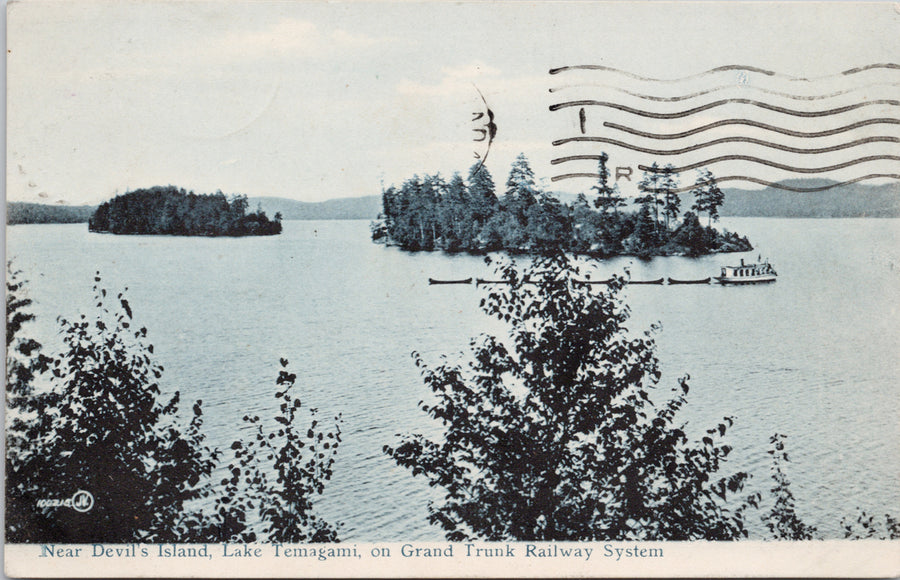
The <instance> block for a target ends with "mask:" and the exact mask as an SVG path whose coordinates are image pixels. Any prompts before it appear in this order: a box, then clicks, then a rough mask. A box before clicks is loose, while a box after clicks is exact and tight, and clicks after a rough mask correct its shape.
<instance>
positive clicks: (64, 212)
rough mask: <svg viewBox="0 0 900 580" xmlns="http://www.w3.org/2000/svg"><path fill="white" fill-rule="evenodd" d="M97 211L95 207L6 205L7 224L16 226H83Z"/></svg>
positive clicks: (42, 204)
mask: <svg viewBox="0 0 900 580" xmlns="http://www.w3.org/2000/svg"><path fill="white" fill-rule="evenodd" d="M96 210H97V206H95V205H50V204H47V203H28V202H24V201H10V202H8V203H7V204H6V223H7V224H9V225H11V226H12V225H16V224H83V223H85V222H87V221H88V220H89V219H91V215H93V213H94V212H95V211H96Z"/></svg>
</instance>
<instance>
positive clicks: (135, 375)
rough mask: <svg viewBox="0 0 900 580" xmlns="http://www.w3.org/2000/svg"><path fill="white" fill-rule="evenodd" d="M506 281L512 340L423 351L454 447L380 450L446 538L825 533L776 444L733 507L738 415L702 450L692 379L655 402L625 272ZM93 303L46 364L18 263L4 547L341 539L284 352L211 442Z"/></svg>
mask: <svg viewBox="0 0 900 580" xmlns="http://www.w3.org/2000/svg"><path fill="white" fill-rule="evenodd" d="M497 274H498V275H500V276H503V277H504V278H505V279H508V280H510V282H511V283H510V284H508V285H501V286H498V287H495V289H494V290H492V291H490V293H489V294H488V295H487V296H486V297H485V299H484V300H483V301H482V308H483V310H484V312H485V313H486V314H487V315H488V316H490V317H493V318H496V319H498V320H500V321H501V323H503V324H504V325H505V329H506V330H505V333H501V334H499V335H497V336H489V335H482V336H480V337H477V338H475V339H473V340H472V341H471V343H470V348H471V352H470V353H469V354H468V355H461V356H460V358H459V359H458V360H457V361H452V360H450V359H446V358H444V359H442V360H441V362H440V363H439V364H438V365H437V366H430V365H429V364H428V363H426V362H425V361H424V359H423V358H422V357H421V356H420V355H418V354H415V353H414V354H415V358H416V362H417V365H418V366H419V367H420V369H421V370H422V376H423V379H424V383H425V387H426V388H427V389H429V390H431V391H432V392H433V395H434V397H433V398H432V399H429V401H428V402H420V403H419V405H420V407H421V409H422V411H423V412H424V413H426V414H427V415H428V416H429V417H431V418H432V419H433V420H434V421H436V422H437V423H439V425H440V426H441V431H442V432H443V436H442V437H437V438H435V439H429V438H426V437H423V436H422V435H418V434H407V435H404V436H402V437H400V439H399V440H398V441H396V442H395V443H393V444H386V445H385V447H384V452H385V453H386V454H387V455H388V456H389V457H390V458H392V459H393V461H395V462H396V463H397V464H398V465H400V466H402V467H405V468H408V469H409V470H410V471H411V473H412V476H418V475H421V476H424V477H425V478H427V479H428V480H429V483H430V484H431V485H432V486H435V487H437V488H440V489H441V490H442V491H443V493H442V494H440V497H439V498H436V499H434V500H433V501H431V502H430V503H429V505H428V513H429V520H430V522H431V523H432V524H434V525H436V526H439V527H440V528H441V529H442V530H443V532H444V534H445V536H446V538H447V539H448V540H451V541H459V540H466V539H473V540H474V539H477V540H483V541H502V540H506V541H536V540H546V541H562V540H579V541H583V540H630V541H637V540H647V541H650V540H697V539H702V540H736V539H742V538H746V537H749V536H750V535H751V534H750V531H749V529H748V523H749V521H750V515H751V511H752V510H759V511H760V517H761V520H762V523H763V524H764V526H765V528H766V529H767V530H768V537H771V538H772V539H784V540H804V539H814V538H817V537H820V535H819V532H818V530H817V529H816V528H815V527H813V526H810V525H808V524H806V523H805V522H804V521H803V519H802V517H801V512H802V506H798V505H797V502H796V501H795V498H794V495H793V492H792V490H791V486H790V481H789V479H788V477H787V474H786V471H785V470H786V468H787V466H788V464H789V462H788V457H787V453H786V451H785V443H784V438H783V437H782V436H780V435H773V437H772V439H771V448H770V449H769V451H768V453H769V454H770V455H771V457H772V468H771V476H772V481H773V484H772V487H771V488H770V490H769V493H768V494H761V493H753V494H749V495H742V494H743V493H745V492H744V484H745V482H746V480H747V478H748V477H749V476H750V474H748V473H746V472H733V473H728V472H726V470H725V468H726V465H727V461H728V459H729V458H730V455H731V453H732V449H731V447H730V446H729V445H728V444H727V439H726V434H727V432H728V429H729V428H730V427H731V426H732V424H733V421H734V419H732V418H730V417H726V418H724V419H723V420H722V421H721V422H720V423H718V424H717V425H714V426H712V427H711V428H709V429H706V430H705V433H704V434H703V435H702V436H701V437H700V438H699V439H694V438H692V437H689V436H688V435H687V433H686V432H685V425H684V424H683V423H682V421H681V420H680V419H679V415H678V411H679V409H680V408H681V407H683V406H684V405H685V404H687V395H688V392H689V386H688V379H687V377H685V378H682V379H680V380H679V381H678V382H677V384H676V385H674V386H672V387H670V390H669V394H668V396H666V395H665V394H664V393H655V392H654V390H655V389H656V388H657V387H658V386H659V384H660V382H661V372H660V368H659V361H658V359H657V355H656V345H655V342H654V340H653V333H652V332H648V333H644V334H643V335H641V336H640V337H636V336H633V335H631V334H630V333H629V332H628V331H627V330H626V327H625V324H626V323H627V321H628V318H629V311H628V306H627V304H625V303H624V301H623V299H622V297H621V296H620V292H621V289H622V287H623V285H624V279H623V278H622V277H615V278H614V279H613V281H612V282H611V283H610V284H609V286H608V287H607V288H605V289H603V290H601V291H600V292H597V291H596V289H594V290H590V289H587V288H585V287H584V286H583V285H580V284H578V283H577V280H578V279H579V273H578V266H577V265H576V264H575V262H574V260H573V259H572V258H571V257H570V256H567V255H565V254H562V253H557V254H553V255H549V256H535V257H533V258H532V259H531V263H530V265H528V266H526V267H525V268H524V270H523V271H520V268H518V267H517V266H516V264H515V263H514V262H512V261H511V260H510V261H504V262H501V263H499V264H498V265H497ZM526 279H528V280H531V281H532V282H537V284H526V283H524V281H525V280H526ZM94 299H95V300H94V306H95V312H94V313H93V314H92V315H82V316H81V317H80V318H77V319H74V320H68V319H62V320H60V321H59V324H60V330H61V333H62V336H63V343H64V347H63V350H62V352H60V353H59V354H55V355H49V356H48V355H46V354H44V353H43V352H42V346H41V344H40V343H38V342H37V341H36V340H34V339H33V338H30V337H28V336H27V333H26V332H25V327H26V325H27V324H28V322H29V321H31V320H32V319H33V318H34V316H33V315H32V314H30V312H29V306H30V304H31V299H30V298H28V292H27V288H26V286H25V282H24V281H23V280H22V278H21V274H20V273H19V272H16V271H14V270H13V269H12V267H11V265H8V269H7V302H6V321H7V325H6V328H7V334H6V344H7V351H6V352H7V359H6V361H7V366H6V368H7V387H6V389H7V390H6V393H7V398H6V401H7V408H6V411H7V430H6V449H7V455H6V478H7V479H6V541H7V542H8V543H79V544H83V543H96V542H103V543H130V542H140V543H169V542H173V543H194V542H274V543H304V542H313V543H318V542H336V541H339V540H340V533H341V524H340V523H338V522H330V521H327V520H325V519H323V518H322V517H321V516H319V515H318V514H317V512H316V506H315V504H316V498H317V497H318V496H320V495H321V494H323V493H324V492H325V489H326V485H327V482H328V481H329V480H330V479H331V477H332V474H333V472H332V468H333V463H334V459H335V454H336V452H337V449H338V447H339V445H340V444H341V431H340V424H341V418H340V416H339V415H338V416H337V417H335V418H334V423H333V426H332V427H324V426H322V425H320V422H319V419H318V418H317V412H316V410H315V409H309V408H304V405H303V404H302V403H301V398H300V396H299V393H298V392H297V391H298V389H299V387H298V386H297V385H296V383H297V375H296V374H295V373H293V372H290V370H289V364H288V361H287V360H285V359H281V360H280V366H279V367H278V373H277V378H276V379H275V385H274V401H273V402H274V403H275V404H277V405H278V410H277V411H275V412H274V417H272V420H271V421H268V420H261V419H260V417H259V416H258V415H256V414H252V413H248V414H247V415H245V416H244V418H243V421H244V423H245V424H246V425H247V427H248V430H247V431H246V432H245V433H249V436H248V435H244V436H242V437H240V438H238V439H235V440H234V441H233V443H231V445H230V446H228V448H227V449H226V450H224V451H223V450H220V449H211V448H210V447H209V445H208V444H207V443H206V437H205V434H204V432H203V402H202V401H199V400H197V401H194V402H193V403H191V404H190V411H189V412H188V413H187V416H186V417H185V416H184V415H182V411H181V398H180V395H179V394H178V393H177V392H175V393H174V395H166V396H164V395H163V392H164V389H163V388H162V387H161V381H162V377H163V371H164V369H163V367H162V366H161V365H160V364H158V363H157V362H155V360H154V358H155V356H156V355H155V354H154V348H153V344H152V343H151V342H150V341H149V336H150V335H149V332H148V330H147V328H146V327H143V326H140V325H139V324H138V323H137V322H136V317H135V314H134V312H133V308H132V305H131V304H130V303H129V301H128V299H127V297H126V296H125V295H124V293H118V294H115V295H114V294H113V293H112V292H109V291H107V289H106V288H104V287H103V286H102V285H101V280H100V276H99V275H97V276H96V277H95V279H94ZM165 391H167V392H171V390H170V389H165ZM273 410H274V408H273ZM386 443H387V442H386ZM75 490H82V491H83V492H88V493H90V494H91V495H92V496H93V499H94V501H93V503H92V505H91V506H90V509H88V510H86V511H84V510H78V509H72V507H70V506H66V505H64V504H63V505H60V503H59V502H62V500H65V499H68V498H71V497H72V494H73V492H75ZM79 493H81V492H79ZM48 500H57V501H58V503H53V502H49V503H48ZM384 509H390V506H388V505H386V506H385V507H384ZM841 526H842V527H843V533H844V536H845V537H846V538H881V539H887V538H898V537H900V523H898V521H897V520H896V519H894V518H892V517H891V516H889V515H885V516H884V517H878V518H876V517H873V516H871V515H868V514H866V513H865V512H862V511H859V510H858V511H857V515H856V517H855V518H844V519H842V521H841Z"/></svg>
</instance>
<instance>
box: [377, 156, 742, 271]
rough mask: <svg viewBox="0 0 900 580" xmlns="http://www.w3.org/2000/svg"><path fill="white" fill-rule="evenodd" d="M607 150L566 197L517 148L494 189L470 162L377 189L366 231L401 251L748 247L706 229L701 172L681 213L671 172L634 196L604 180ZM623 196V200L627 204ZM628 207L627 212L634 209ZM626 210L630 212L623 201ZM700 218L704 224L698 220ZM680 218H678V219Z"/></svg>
mask: <svg viewBox="0 0 900 580" xmlns="http://www.w3.org/2000/svg"><path fill="white" fill-rule="evenodd" d="M607 160H608V158H607V156H606V155H605V154H603V155H602V156H601V159H600V161H599V175H600V176H601V177H600V179H599V180H598V183H597V185H595V186H594V187H592V188H591V191H592V193H591V194H590V195H591V197H592V198H593V199H589V198H588V195H585V194H583V193H582V194H579V195H578V197H577V198H576V199H575V201H574V202H572V203H571V204H567V203H563V202H561V201H560V200H559V199H558V198H557V197H555V196H554V195H552V194H550V193H548V192H546V191H543V190H542V189H541V188H540V187H539V186H538V185H537V184H536V182H535V177H534V173H533V171H532V170H531V167H530V166H529V164H528V160H527V159H526V158H525V156H524V155H519V157H518V158H517V159H516V161H515V162H514V163H513V165H512V168H511V170H510V173H509V177H508V179H507V181H506V189H505V192H504V193H503V195H502V196H499V197H498V196H497V194H496V187H495V185H494V181H493V178H492V177H491V174H490V173H489V172H488V170H487V168H486V167H484V166H483V165H481V164H477V165H474V166H473V167H472V168H471V169H470V170H469V174H468V178H467V179H466V180H463V178H462V176H461V175H460V174H459V173H456V174H454V175H453V177H452V178H451V179H450V181H449V183H448V182H447V181H446V180H444V178H443V177H441V176H440V175H426V176H425V177H424V178H422V177H419V176H414V177H413V178H411V179H409V180H407V181H405V182H404V183H403V184H402V185H401V186H400V187H399V188H397V187H395V186H391V187H389V188H387V189H385V190H384V191H383V193H382V214H381V216H380V219H379V221H377V222H375V223H374V224H373V226H372V238H373V239H374V240H375V241H384V242H387V243H390V244H394V245H398V246H400V247H402V248H404V249H407V250H413V251H416V250H444V251H447V252H471V253H482V252H491V251H498V250H505V251H508V252H511V253H546V252H550V251H556V250H564V251H571V252H577V253H584V254H590V255H594V256H599V257H603V256H615V255H636V256H641V257H649V256H665V255H703V254H709V253H715V252H740V251H747V250H751V249H752V246H751V244H750V242H749V241H748V240H747V238H744V237H741V236H738V235H737V234H735V233H730V232H727V231H725V232H719V231H718V230H716V229H715V228H713V227H712V222H713V221H715V220H718V215H719V214H718V209H719V207H720V206H721V205H722V202H723V200H724V194H723V193H722V191H721V190H720V189H719V188H718V186H717V185H716V181H715V177H714V176H713V175H712V173H710V172H709V171H708V170H703V171H700V172H698V176H697V179H696V182H695V184H694V187H693V188H692V190H691V193H692V194H693V200H694V202H693V204H692V205H691V207H690V210H689V211H686V212H684V213H683V214H682V208H681V197H680V196H679V195H677V194H676V193H675V190H676V189H677V188H678V175H677V174H675V173H674V172H672V171H671V170H670V169H669V167H664V168H659V167H658V166H657V165H656V164H654V165H653V166H652V168H653V170H652V171H648V172H645V173H644V176H643V179H642V180H641V182H640V183H639V185H638V188H639V190H640V192H641V196H640V197H638V198H635V199H632V200H627V199H626V198H623V197H621V196H620V194H619V189H618V186H616V185H613V186H610V185H609V171H608V169H607V167H606V161H607ZM629 202H631V203H629ZM635 205H636V206H637V211H634V206H635ZM629 207H630V208H631V210H629V209H626V208H629ZM700 217H706V218H707V219H706V220H705V221H707V224H706V225H705V226H704V225H703V224H701V222H700ZM679 218H681V219H680V221H679Z"/></svg>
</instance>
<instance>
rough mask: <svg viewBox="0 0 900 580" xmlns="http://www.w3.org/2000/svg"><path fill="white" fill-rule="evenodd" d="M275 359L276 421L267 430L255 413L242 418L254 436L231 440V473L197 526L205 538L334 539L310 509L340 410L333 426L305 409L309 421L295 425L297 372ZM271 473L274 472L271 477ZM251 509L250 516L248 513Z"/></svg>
mask: <svg viewBox="0 0 900 580" xmlns="http://www.w3.org/2000/svg"><path fill="white" fill-rule="evenodd" d="M287 365H288V361H287V360H286V359H281V366H282V367H283V368H282V370H281V371H280V372H279V375H278V379H277V380H276V385H277V386H278V390H277V391H276V393H275V398H276V399H280V400H281V404H280V406H279V410H280V413H279V414H278V415H276V416H275V421H276V422H277V423H278V427H276V428H275V430H274V431H268V430H267V429H266V428H265V427H264V425H263V423H262V422H261V421H260V418H259V416H257V415H253V416H250V415H246V416H244V421H245V422H246V423H247V424H249V425H251V426H252V427H253V431H254V438H253V439H252V440H250V441H243V440H237V441H235V442H234V443H232V445H231V449H232V450H233V451H234V460H233V461H232V462H231V464H230V465H229V466H228V471H229V473H230V475H231V477H226V478H225V479H223V480H222V481H221V485H222V491H221V492H220V493H219V495H218V496H217V498H216V505H215V513H214V514H213V516H212V518H211V519H209V522H211V523H209V524H208V527H207V529H206V530H205V531H203V532H201V533H202V534H203V535H204V536H205V538H203V539H206V540H210V541H218V542H224V541H242V542H254V541H268V542H279V543H300V542H316V543H321V542H336V541H338V537H337V529H338V528H339V527H340V525H339V524H338V525H332V524H329V523H328V522H326V521H325V520H323V519H321V518H320V517H319V516H317V515H316V514H315V510H314V506H313V502H312V499H313V497H315V496H316V495H321V494H322V492H323V491H324V489H325V482H326V481H328V480H330V479H331V475H332V465H333V464H334V457H335V454H336V453H337V448H338V445H339V444H340V442H341V432H340V421H341V418H340V415H339V416H337V417H335V419H334V420H335V428H334V430H333V431H323V430H322V429H321V428H320V427H319V421H318V420H317V419H316V415H317V413H318V410H317V409H310V410H309V415H310V418H311V420H310V423H309V426H308V428H307V429H306V430H305V431H304V430H303V429H302V428H300V427H299V425H298V423H299V415H298V413H299V412H300V409H301V407H302V403H301V401H300V399H299V398H298V397H296V396H295V395H294V394H293V393H292V392H291V389H292V388H293V387H294V384H295V382H296V380H297V375H295V374H294V373H290V372H288V371H287V370H285V369H286V367H287ZM273 476H274V477H273ZM254 514H255V516H254Z"/></svg>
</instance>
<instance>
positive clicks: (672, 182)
mask: <svg viewBox="0 0 900 580" xmlns="http://www.w3.org/2000/svg"><path fill="white" fill-rule="evenodd" d="M657 187H659V189H660V190H661V191H662V194H663V198H662V201H663V214H664V215H665V216H666V232H667V233H668V231H669V220H670V219H671V221H672V222H674V221H675V220H676V219H678V214H679V213H680V212H681V197H679V195H678V194H677V193H675V190H676V189H678V173H676V172H675V168H674V167H673V166H672V164H671V163H667V164H666V165H665V167H663V169H662V177H660V179H659V182H658V184H657Z"/></svg>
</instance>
